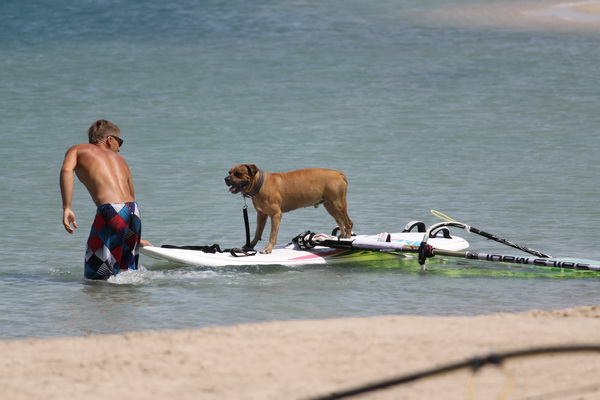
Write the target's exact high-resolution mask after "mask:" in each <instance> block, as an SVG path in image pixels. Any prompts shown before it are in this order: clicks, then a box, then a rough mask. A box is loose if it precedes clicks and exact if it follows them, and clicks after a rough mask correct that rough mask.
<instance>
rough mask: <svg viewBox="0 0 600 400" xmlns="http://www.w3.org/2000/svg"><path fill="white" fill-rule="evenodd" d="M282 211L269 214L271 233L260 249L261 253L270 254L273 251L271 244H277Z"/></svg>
mask: <svg viewBox="0 0 600 400" xmlns="http://www.w3.org/2000/svg"><path fill="white" fill-rule="evenodd" d="M281 216H282V213H281V212H278V213H277V214H274V215H271V234H270V235H269V243H268V244H267V246H266V247H265V248H264V249H263V250H262V251H261V253H263V254H270V253H271V251H273V246H275V245H276V244H277V234H278V233H279V225H281Z"/></svg>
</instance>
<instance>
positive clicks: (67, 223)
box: [60, 147, 78, 233]
mask: <svg viewBox="0 0 600 400" xmlns="http://www.w3.org/2000/svg"><path fill="white" fill-rule="evenodd" d="M76 166H77V149H75V148H74V147H71V148H70V149H69V150H67V153H66V154H65V159H64V161H63V165H62V168H61V170H60V195H61V197H62V206H63V226H64V227H65V229H66V230H67V232H69V233H74V232H75V230H74V229H73V228H75V229H77V228H78V226H77V221H76V220H75V213H74V212H73V210H71V202H72V201H73V186H74V182H75V178H74V176H73V174H74V172H75V167H76ZM71 224H73V227H71Z"/></svg>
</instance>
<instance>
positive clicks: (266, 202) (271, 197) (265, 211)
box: [225, 164, 352, 253]
mask: <svg viewBox="0 0 600 400" xmlns="http://www.w3.org/2000/svg"><path fill="white" fill-rule="evenodd" d="M225 184H226V185H227V186H229V187H230V189H229V191H230V192H231V193H234V194H236V193H240V192H241V193H242V195H243V196H246V197H250V198H252V204H253V205H254V208H255V209H256V212H257V218H256V233H255V235H254V239H253V240H252V242H251V243H250V247H252V248H254V246H256V244H257V243H258V241H259V240H261V236H262V233H263V230H264V229H265V225H266V223H267V217H271V234H270V235H269V243H268V244H267V246H266V247H265V248H264V249H263V250H262V251H261V253H270V252H271V250H273V246H275V244H276V243H277V233H278V232H279V225H280V224H281V215H282V214H283V213H285V212H288V211H292V210H295V209H298V208H302V207H309V206H314V207H317V206H318V205H319V204H323V206H324V207H325V209H326V210H327V212H329V214H330V215H331V216H332V217H333V219H335V222H337V224H338V227H339V228H340V231H341V236H342V237H343V238H349V237H350V236H351V234H352V221H351V220H350V218H349V217H348V211H347V208H348V206H347V203H346V192H347V189H348V183H347V181H346V176H344V174H343V173H341V172H340V171H334V170H330V169H321V168H310V169H299V170H297V171H290V172H281V173H267V172H265V171H263V170H260V169H258V168H257V167H256V165H253V164H240V165H236V166H235V167H233V168H231V170H230V171H229V175H228V176H227V177H226V178H225Z"/></svg>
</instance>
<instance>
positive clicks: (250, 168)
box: [246, 164, 258, 176]
mask: <svg viewBox="0 0 600 400" xmlns="http://www.w3.org/2000/svg"><path fill="white" fill-rule="evenodd" d="M246 169H247V170H248V175H250V176H254V175H256V173H257V172H258V167H257V166H256V165H254V164H246Z"/></svg>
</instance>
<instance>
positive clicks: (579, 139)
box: [0, 0, 600, 339]
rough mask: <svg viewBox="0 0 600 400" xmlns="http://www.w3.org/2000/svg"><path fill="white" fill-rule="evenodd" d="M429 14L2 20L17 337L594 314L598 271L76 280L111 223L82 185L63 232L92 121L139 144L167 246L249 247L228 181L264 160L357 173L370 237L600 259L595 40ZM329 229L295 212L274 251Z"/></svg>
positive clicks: (208, 272) (101, 4)
mask: <svg viewBox="0 0 600 400" xmlns="http://www.w3.org/2000/svg"><path fill="white" fill-rule="evenodd" d="M426 3H427V4H424V5H421V4H420V3H418V2H409V1H406V0H398V1H389V0H371V1H369V2H365V1H358V0H343V1H342V0H331V1H327V2H317V1H303V0H284V1H281V0H277V1H275V0H259V1H253V2H247V1H238V0H234V1H228V2H222V1H202V2H196V1H192V0H179V1H172V2H159V1H155V0H147V1H127V0H103V1H84V2H79V3H78V4H73V2H69V1H65V0H58V1H53V2H51V3H50V2H44V1H33V2H25V3H22V2H3V3H2V4H0V74H1V79H0V93H1V94H2V95H1V96H0V114H1V118H0V143H1V146H0V154H1V157H0V167H1V169H2V174H1V179H0V207H1V208H0V209H1V211H0V223H1V227H2V231H1V233H0V238H1V242H0V243H1V244H0V339H19V338H29V337H50V336H66V335H86V334H96V333H120V332H127V331H139V330H148V329H157V330H161V329H180V328H195V327H203V326H207V325H230V324H237V323H244V322H259V321H268V320H274V319H278V320H290V319H309V318H332V317H348V316H370V315H380V314H418V315H476V314H484V313H492V312H516V311H525V310H530V309H555V308H566V307H573V306H579V305H586V304H598V303H599V302H600V291H599V290H598V285H599V284H600V275H598V274H594V273H580V272H572V271H556V270H554V271H547V270H543V269H526V268H522V267H499V266H497V265H486V264H485V263H481V262H464V261H460V260H459V261H447V262H445V263H443V264H432V265H431V266H430V269H429V271H428V272H425V273H419V268H418V266H417V265H415V263H401V262H395V261H394V262H386V263H381V264H374V265H346V266H340V267H314V266H313V267H301V268H284V267H251V268H250V267H246V268H241V269H239V268H238V269H236V268H224V269H210V268H181V267H179V268H177V267H173V266H166V265H164V264H161V263H158V262H156V261H154V260H151V259H148V258H145V257H142V264H143V265H144V266H146V268H147V269H148V271H145V272H137V273H133V274H127V275H125V276H123V277H122V279H119V280H117V281H116V282H90V281H86V280H84V279H83V265H82V263H83V253H84V249H85V241H86V239H87V235H88V233H89V225H90V223H91V220H92V217H93V215H94V212H95V207H94V206H93V204H92V203H91V201H90V199H89V196H88V194H87V193H86V192H85V190H84V188H83V186H82V185H80V184H77V185H76V186H77V187H76V191H75V201H74V209H75V212H76V214H77V217H78V222H79V226H80V228H79V230H78V231H77V232H76V234H75V235H74V236H71V235H68V234H67V233H66V232H65V231H64V229H63V228H62V225H61V201H60V193H59V190H58V172H59V168H60V165H61V163H62V158H63V155H64V152H65V150H66V149H67V148H68V147H69V146H70V145H72V144H76V143H81V142H85V141H86V131H87V128H88V126H89V125H90V124H91V122H93V121H94V120H96V119H98V118H106V119H109V120H111V121H113V122H115V123H117V124H118V125H119V126H120V127H121V129H122V136H123V138H124V139H125V145H124V147H123V150H122V153H121V154H122V155H123V156H124V157H125V158H126V159H127V161H128V162H129V164H130V166H131V169H132V171H133V174H134V179H135V185H136V195H137V200H138V202H139V203H140V206H141V210H142V215H143V223H144V226H143V232H144V237H145V238H146V239H148V240H150V241H151V242H153V243H154V244H155V245H160V244H167V243H168V244H213V243H219V244H221V245H222V246H224V247H232V246H240V245H241V244H243V242H244V239H245V237H244V230H243V229H244V228H243V220H242V206H243V201H242V199H241V197H239V195H238V196H234V195H231V194H230V193H229V192H228V191H227V188H226V186H225V185H224V182H223V178H224V177H225V175H226V174H227V171H228V170H229V168H230V167H231V166H232V165H234V164H238V163H254V164H256V165H258V166H259V167H261V168H262V169H264V170H266V171H270V172H276V171H288V170H292V169H297V168H304V167H324V168H333V169H339V170H342V171H343V172H344V173H345V174H346V175H347V177H348V180H349V182H350V186H349V194H348V201H349V213H350V216H351V218H352V219H353V220H354V223H355V231H356V232H357V233H371V234H376V233H379V232H382V231H387V232H392V231H399V230H401V229H402V228H403V226H404V225H405V224H406V223H407V222H408V221H411V220H423V221H425V222H426V223H427V224H428V225H430V224H433V223H436V222H439V220H438V219H436V218H435V217H433V216H432V215H431V214H430V213H429V210H431V209H436V210H440V211H442V212H445V213H447V214H448V215H450V216H452V217H454V218H455V219H457V220H460V221H462V222H465V223H470V224H472V225H473V226H475V227H477V228H480V229H483V230H485V231H489V232H491V233H495V234H497V235H499V236H503V237H506V238H508V239H511V240H513V241H516V242H518V243H523V244H526V245H528V246H530V247H533V248H536V249H538V250H541V251H543V252H547V253H550V254H552V255H555V256H565V257H566V256H572V257H579V258H589V259H597V260H600V248H599V247H598V241H599V238H600V229H599V222H600V217H599V213H598V192H599V190H598V185H597V181H598V176H600V165H599V163H598V156H597V151H598V147H599V144H600V135H599V128H598V127H599V126H600V113H599V112H598V105H599V104H600V85H599V83H598V77H597V66H598V65H599V64H600V47H599V46H598V40H599V35H598V33H597V31H593V30H588V31H585V30H581V31H578V30H561V29H540V28H539V27H537V28H536V29H527V27H526V26H520V27H511V26H502V25H501V24H494V25H490V26H486V24H477V25H473V24H469V23H467V22H463V21H460V20H453V21H446V20H443V19H439V18H435V17H434V14H435V13H434V14H432V13H431V12H432V11H436V10H439V9H441V8H442V7H446V6H450V5H454V6H461V5H465V4H468V3H467V2H464V1H459V0H454V1H452V2H448V1H444V2H442V1H437V0H436V1H430V2H426ZM485 3H493V2H491V1H489V2H484V1H479V2H477V4H479V5H483V4H485ZM510 3H515V2H510ZM251 217H252V218H253V217H254V214H253V211H252V210H251ZM252 227H254V221H252ZM332 227H333V220H332V219H331V218H330V217H329V216H328V215H327V213H326V212H325V210H324V209H322V208H319V209H317V210H315V209H304V210H299V211H295V212H293V213H290V214H286V215H285V216H284V218H283V225H282V228H281V230H280V234H279V239H280V242H284V241H287V240H289V239H291V238H292V237H293V236H295V235H296V234H298V233H300V232H302V231H304V230H307V229H311V230H313V231H317V232H329V231H330V230H331V228H332ZM455 233H456V234H459V235H460V236H463V237H466V238H467V239H468V240H469V241H470V242H471V248H472V249H473V250H477V251H496V252H501V253H506V254H514V253H515V251H512V250H511V249H510V248H507V247H504V246H501V245H498V244H495V243H493V242H489V241H485V240H483V239H482V238H479V237H474V236H473V235H469V234H467V233H465V232H455Z"/></svg>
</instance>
